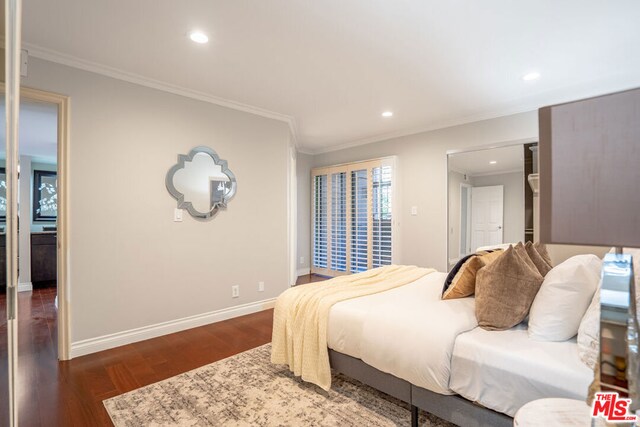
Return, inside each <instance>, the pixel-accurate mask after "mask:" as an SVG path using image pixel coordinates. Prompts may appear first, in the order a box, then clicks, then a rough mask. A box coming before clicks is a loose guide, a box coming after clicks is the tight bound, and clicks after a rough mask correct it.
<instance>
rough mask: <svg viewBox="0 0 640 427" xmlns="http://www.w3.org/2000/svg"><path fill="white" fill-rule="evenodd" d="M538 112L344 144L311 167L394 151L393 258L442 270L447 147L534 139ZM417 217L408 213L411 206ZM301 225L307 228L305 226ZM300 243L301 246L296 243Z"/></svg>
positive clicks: (554, 251)
mask: <svg viewBox="0 0 640 427" xmlns="http://www.w3.org/2000/svg"><path fill="white" fill-rule="evenodd" d="M537 117H538V116H537V111H531V112H527V113H521V114H515V115H511V116H505V117H499V118H495V119H490V120H484V121H480V122H475V123H469V124H465V125H460V126H454V127H450V128H446V129H439V130H434V131H430V132H423V133H419V134H415V135H409V136H404V137H400V138H393V139H389V140H385V141H380V142H375V143H371V144H366V145H361V146H357V147H352V148H345V149H342V150H338V151H332V152H328V153H324V154H318V155H315V156H313V166H329V165H334V164H340V163H345V162H353V161H358V160H364V159H372V158H378V157H386V156H392V155H396V156H398V162H397V184H398V187H399V189H400V191H401V197H400V198H399V202H398V207H397V208H394V211H395V212H396V219H397V220H398V221H399V224H398V225H399V233H400V234H401V236H397V237H398V238H399V240H400V244H399V247H398V249H399V250H398V251H399V253H398V254H397V256H398V261H399V263H402V264H415V265H420V266H425V267H434V268H436V269H438V270H440V271H446V270H447V234H448V233H447V160H446V153H447V151H450V150H467V149H469V148H473V147H482V146H484V147H486V146H490V145H493V144H497V143H502V142H513V141H523V142H524V141H525V140H526V141H536V140H537V138H538V118H537ZM305 191H307V192H309V191H310V189H309V187H305V186H300V187H299V192H300V193H299V198H300V199H304V198H308V197H309V196H308V195H306V194H304V192H305ZM412 206H417V207H418V215H417V216H412V215H411V207H412ZM304 224H306V228H305V227H304ZM300 225H301V227H300V230H299V236H298V238H299V239H300V238H302V236H305V235H306V236H308V235H310V233H311V231H310V222H308V221H307V222H304V221H301V222H300ZM298 246H299V247H300V244H299V245H298ZM549 250H550V253H551V256H552V259H553V260H554V261H555V262H559V261H561V260H563V259H565V258H566V257H568V256H570V255H572V254H575V253H585V252H595V253H598V254H602V253H604V250H603V249H599V248H582V247H578V248H571V247H560V248H550V249H549Z"/></svg>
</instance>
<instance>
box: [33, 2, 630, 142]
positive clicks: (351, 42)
mask: <svg viewBox="0 0 640 427" xmlns="http://www.w3.org/2000/svg"><path fill="white" fill-rule="evenodd" d="M23 7H24V10H23V16H24V24H23V39H24V41H25V46H26V47H27V48H28V49H29V53H30V54H32V55H35V56H41V57H46V58H48V59H52V58H53V59H55V58H65V61H67V63H73V61H77V60H82V61H77V62H78V63H80V62H82V63H83V64H85V65H87V64H91V66H92V67H93V69H99V68H100V67H103V68H104V69H109V72H110V73H111V75H114V73H115V74H117V73H118V72H120V71H122V72H125V73H127V75H128V76H131V75H138V76H142V78H144V79H151V80H154V81H156V83H157V81H159V82H164V83H167V84H169V85H171V87H172V88H176V87H178V88H182V89H185V90H188V91H191V92H193V93H198V94H200V95H202V94H205V95H208V96H211V97H216V98H217V99H218V100H220V101H221V102H223V103H224V102H226V101H224V100H227V101H233V102H235V103H240V104H244V105H245V106H246V105H248V106H252V107H256V108H259V109H261V110H265V111H269V112H273V113H277V114H275V115H276V116H278V117H279V118H283V119H285V120H289V118H290V119H291V120H290V121H291V123H292V124H293V128H294V129H295V133H296V137H297V142H298V145H299V147H300V148H301V149H302V150H303V151H308V152H320V151H326V150H330V149H333V148H336V147H341V146H345V145H350V144H358V143H364V142H369V141H374V140H379V139H384V138H386V137H391V136H398V135H402V134H408V133H414V132H418V131H422V130H428V129H434V128H438V127H445V126H449V125H454V124H459V123H464V122H469V121H475V120H480V119H485V118H491V117H497V116H501V115H506V114H511V113H515V112H521V111H527V110H532V109H536V108H538V107H540V106H542V105H545V104H550V103H557V102H561V101H569V100H573V99H577V98H582V97H586V96H592V95H597V94H602V93H607V92H611V91H617V90H621V89H628V88H631V87H637V86H640V55H637V54H636V51H637V47H638V46H639V45H640V25H638V22H639V21H640V2H638V1H637V0H618V1H616V2H615V5H614V4H613V3H612V2H610V1H607V0H563V1H557V0H536V1H532V0H530V1H513V0H484V1H477V0H453V1H433V0H404V1H392V0H349V1H345V0H322V1H295V0H289V1H282V0H279V1H276V0H263V1H255V0H254V1H251V0H234V1H228V0H190V1H188V2H183V1H174V0H136V1H134V2H131V1H125V0H91V1H86V0H57V1H55V2H52V1H49V0H30V1H28V2H24V6H23ZM193 29H200V30H202V31H204V32H205V33H207V34H208V35H209V38H210V42H209V43H208V44H205V45H198V44H195V43H193V42H192V41H191V40H189V37H188V33H189V32H190V31H191V30H193ZM118 70H119V71H118ZM530 71H537V72H539V73H541V75H542V77H541V78H540V79H539V80H537V81H534V82H524V81H523V80H522V78H521V77H522V76H523V75H524V74H526V73H528V72H530ZM156 86H157V85H156ZM386 110H391V111H393V112H394V115H393V117H390V118H383V117H381V113H382V112H383V111H386Z"/></svg>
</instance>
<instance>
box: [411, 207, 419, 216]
mask: <svg viewBox="0 0 640 427" xmlns="http://www.w3.org/2000/svg"><path fill="white" fill-rule="evenodd" d="M411 215H412V216H416V215H418V207H417V206H411Z"/></svg>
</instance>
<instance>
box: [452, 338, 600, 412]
mask: <svg viewBox="0 0 640 427" xmlns="http://www.w3.org/2000/svg"><path fill="white" fill-rule="evenodd" d="M451 370H452V374H451V382H450V387H451V390H453V391H454V392H456V393H458V394H460V395H461V396H463V397H464V398H466V399H468V400H471V401H473V402H477V403H480V404H481V405H483V406H485V407H487V408H490V409H493V410H495V411H498V412H503V413H505V414H507V415H509V416H514V415H515V413H516V411H517V410H518V409H519V408H520V407H521V406H523V405H524V404H525V403H527V402H530V401H532V400H536V399H540V398H545V397H565V398H571V399H579V400H585V399H586V397H587V389H588V387H589V384H590V383H591V380H592V379H593V371H591V370H590V369H589V368H588V367H587V366H586V365H584V364H583V363H582V361H581V360H580V357H579V356H578V346H577V344H576V340H575V338H573V339H571V340H569V341H563V342H548V341H547V342H540V341H534V340H531V339H529V336H528V334H527V330H526V327H525V326H523V325H519V326H517V327H515V328H513V329H510V330H508V331H485V330H483V329H481V328H476V329H474V330H473V331H470V332H467V333H464V334H461V335H460V336H458V339H457V340H456V343H455V347H454V351H453V358H452V360H451Z"/></svg>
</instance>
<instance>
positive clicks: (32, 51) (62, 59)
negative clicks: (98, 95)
mask: <svg viewBox="0 0 640 427" xmlns="http://www.w3.org/2000/svg"><path fill="white" fill-rule="evenodd" d="M0 44H1V45H2V47H4V39H2V40H0ZM22 48H23V49H25V50H26V51H27V52H28V54H29V56H32V57H34V58H39V59H43V60H45V61H49V62H54V63H56V64H61V65H66V66H68V67H73V68H77V69H80V70H84V71H89V72H92V73H96V74H100V75H103V76H106V77H110V78H113V79H117V80H122V81H125V82H129V83H134V84H137V85H140V86H145V87H148V88H152V89H157V90H160V91H163V92H168V93H172V94H174V95H180V96H184V97H186V98H191V99H196V100H198V101H203V102H207V103H209V104H214V105H218V106H221V107H225V108H230V109H232V110H236V111H242V112H245V113H249V114H253V115H256V116H260V117H265V118H268V119H272V120H278V121H281V122H285V123H287V125H288V126H289V131H290V132H291V136H292V139H293V143H294V145H295V146H296V147H297V146H298V130H297V125H296V121H295V118H294V117H293V116H289V115H287V114H282V113H278V112H275V111H270V110H267V109H264V108H260V107H255V106H253V105H249V104H244V103H241V102H237V101H232V100H230V99H226V98H221V97H219V96H214V95H211V94H208V93H206V92H202V91H197V90H193V89H188V88H185V87H182V86H178V85H174V84H171V83H167V82H163V81H161V80H156V79H152V78H149V77H145V76H142V75H140V74H135V73H130V72H128V71H124V70H121V69H119V68H114V67H110V66H107V65H104V64H100V63H97V62H93V61H87V60H85V59H81V58H78V57H76V56H72V55H68V54H65V53H62V52H58V51H55V50H52V49H47V48H44V47H41V46H37V45H35V44H31V43H23V44H22Z"/></svg>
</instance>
